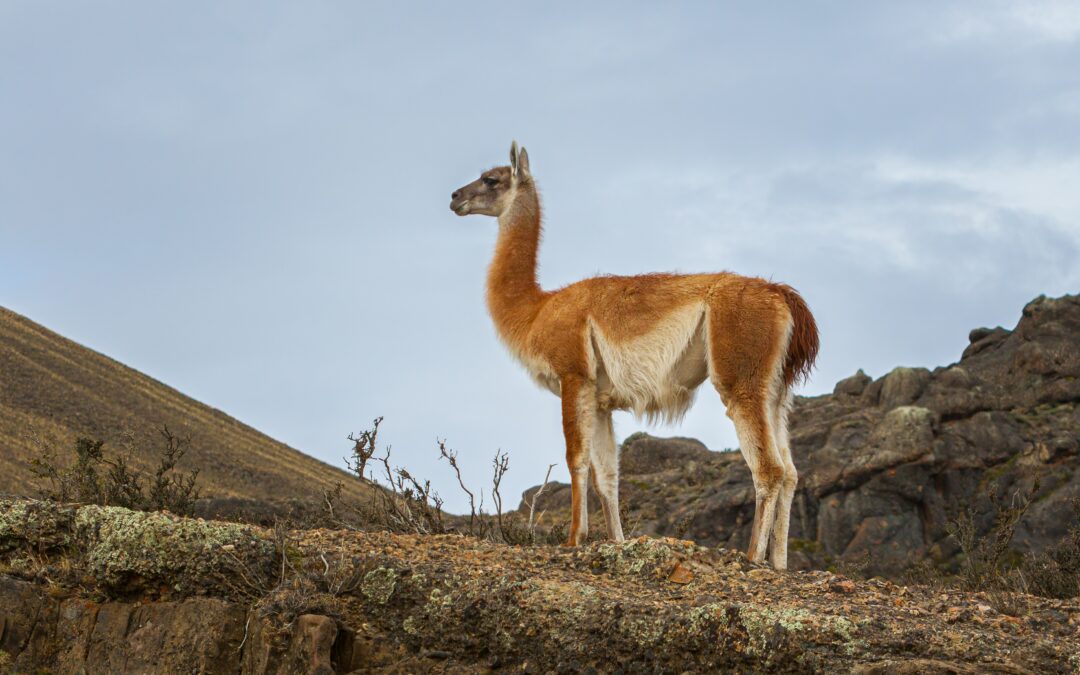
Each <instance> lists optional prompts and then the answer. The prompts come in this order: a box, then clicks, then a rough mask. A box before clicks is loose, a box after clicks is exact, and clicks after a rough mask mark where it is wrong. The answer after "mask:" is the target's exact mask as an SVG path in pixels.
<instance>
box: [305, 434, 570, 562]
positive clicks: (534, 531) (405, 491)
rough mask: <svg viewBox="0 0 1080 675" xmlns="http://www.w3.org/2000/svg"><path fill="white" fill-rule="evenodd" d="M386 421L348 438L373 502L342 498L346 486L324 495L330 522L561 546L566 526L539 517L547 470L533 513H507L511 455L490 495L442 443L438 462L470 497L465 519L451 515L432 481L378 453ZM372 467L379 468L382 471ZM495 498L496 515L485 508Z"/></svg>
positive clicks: (497, 461) (353, 467)
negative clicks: (468, 477)
mask: <svg viewBox="0 0 1080 675" xmlns="http://www.w3.org/2000/svg"><path fill="white" fill-rule="evenodd" d="M382 421H383V418H382V417H376V418H375V419H374V420H373V421H372V425H371V428H370V429H366V430H364V431H361V432H360V433H353V434H349V435H348V436H347V438H348V440H349V441H351V442H352V444H353V445H352V454H351V455H350V456H349V457H347V458H346V459H345V463H346V466H348V468H349V470H350V472H352V473H353V474H354V475H355V476H356V478H357V479H358V480H360V481H362V482H364V483H366V484H368V485H369V486H371V487H373V488H376V489H374V490H371V492H370V494H371V497H370V498H369V499H368V500H367V501H366V502H356V501H349V500H346V499H344V498H343V496H342V495H343V485H341V484H340V483H339V484H337V485H335V486H334V487H333V488H331V489H328V490H324V491H323V495H322V497H323V500H322V501H323V504H324V506H325V517H326V520H327V521H328V523H329V524H330V525H332V526H336V527H342V528H345V529H350V530H369V531H371V530H376V531H377V530H382V531H386V532H393V533H399V534H402V533H405V534H448V533H457V534H463V535H466V536H470V537H477V538H480V539H488V540H491V541H501V542H504V543H507V544H514V545H533V544H553V543H558V542H560V541H561V539H562V537H563V532H564V531H565V527H564V526H562V525H559V524H544V523H542V521H543V518H544V515H545V514H544V512H542V511H541V512H540V513H539V514H538V513H536V509H535V505H536V499H537V498H538V497H539V496H540V494H541V493H542V492H543V490H544V489H545V488H546V487H547V485H548V483H549V482H550V477H551V469H552V468H553V467H554V465H550V466H549V467H548V472H547V475H546V476H545V477H544V483H543V485H541V487H540V488H539V490H538V491H537V492H536V493H535V494H533V496H532V500H531V502H529V509H528V513H527V514H525V513H518V512H516V511H512V512H507V510H506V509H505V507H504V503H503V494H502V489H501V487H502V481H503V478H504V476H505V475H506V473H507V471H509V469H510V458H509V455H508V454H507V453H505V452H502V451H501V450H500V451H498V452H496V453H495V457H494V459H493V460H492V474H491V488H490V490H489V492H488V493H487V496H485V492H484V490H483V489H476V488H471V487H469V485H467V484H466V482H465V479H464V478H463V476H462V473H461V466H460V465H459V463H458V454H457V452H456V451H454V450H453V449H452V448H451V447H450V446H448V445H447V443H446V441H445V440H444V439H437V440H436V444H437V448H438V452H439V455H438V459H439V460H446V463H447V464H448V465H449V466H450V469H451V470H452V471H453V472H454V477H455V479H456V482H457V485H458V487H459V488H460V489H461V491H462V493H463V494H464V495H465V497H466V500H467V503H468V505H469V511H468V513H467V514H464V515H462V516H448V515H447V514H446V513H445V512H444V511H443V503H444V502H443V499H442V497H440V496H439V493H438V492H437V491H436V490H435V489H434V488H433V487H432V485H431V481H430V480H429V479H421V478H418V477H416V476H414V475H413V474H412V473H411V472H410V471H409V470H408V469H406V468H404V467H401V466H395V465H393V463H392V462H391V446H389V445H386V446H385V447H384V448H383V449H382V450H380V449H379V446H378V439H379V426H380V425H381V424H382ZM372 467H378V468H379V469H380V470H379V471H376V469H374V468H372ZM486 499H490V503H491V504H492V506H491V507H488V508H491V509H493V510H490V511H489V510H488V508H486V507H485V500H486Z"/></svg>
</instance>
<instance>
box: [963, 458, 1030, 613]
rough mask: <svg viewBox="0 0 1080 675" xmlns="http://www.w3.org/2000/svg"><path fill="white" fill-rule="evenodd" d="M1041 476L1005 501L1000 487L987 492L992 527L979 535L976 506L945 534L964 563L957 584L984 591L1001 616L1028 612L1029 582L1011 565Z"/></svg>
mask: <svg viewBox="0 0 1080 675" xmlns="http://www.w3.org/2000/svg"><path fill="white" fill-rule="evenodd" d="M1039 485H1040V482H1039V477H1038V476H1035V477H1034V478H1033V479H1032V483H1031V488H1030V489H1028V490H1024V489H1023V488H1017V489H1016V490H1014V491H1013V492H1012V493H1011V494H1010V495H1008V497H1006V498H1002V497H1001V495H1000V493H999V490H998V488H997V485H996V484H995V483H991V484H989V485H988V486H987V488H986V490H985V493H986V495H987V497H989V499H990V503H991V506H992V508H993V516H994V521H993V526H992V527H991V529H990V531H989V532H988V533H987V534H986V535H984V536H979V534H978V532H977V529H976V526H975V511H974V507H973V506H972V507H969V508H968V509H967V510H966V511H964V512H962V513H961V514H960V515H959V516H958V517H957V518H956V519H954V520H952V521H950V522H949V524H948V525H947V526H946V531H947V532H948V533H949V535H950V536H952V538H953V539H955V540H956V543H957V544H958V545H959V546H960V552H961V564H960V572H959V574H958V575H957V578H956V582H957V583H958V584H959V586H960V588H962V589H963V590H965V591H972V592H976V591H983V592H985V593H986V594H987V597H988V599H989V600H990V604H991V605H992V606H993V607H994V609H996V610H997V611H999V612H1001V613H1002V614H1008V615H1011V616H1018V615H1021V614H1023V613H1025V612H1026V611H1027V599H1026V597H1025V596H1026V595H1027V594H1028V593H1029V592H1030V588H1029V586H1028V580H1027V577H1026V576H1025V574H1024V573H1023V571H1022V570H1021V569H1019V568H1018V567H1017V566H1016V565H1015V564H1010V561H1009V559H1008V558H1009V556H1007V555H1006V554H1007V553H1008V552H1009V550H1010V548H1009V547H1010V544H1011V543H1012V540H1013V536H1014V535H1015V533H1016V526H1017V525H1018V524H1019V523H1020V520H1021V518H1023V517H1024V514H1025V513H1027V510H1028V508H1029V507H1030V506H1031V503H1032V501H1033V500H1034V499H1035V495H1036V494H1037V493H1038V491H1039Z"/></svg>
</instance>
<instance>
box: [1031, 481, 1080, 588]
mask: <svg viewBox="0 0 1080 675" xmlns="http://www.w3.org/2000/svg"><path fill="white" fill-rule="evenodd" d="M1071 507H1072V512H1073V517H1072V523H1073V526H1072V527H1071V528H1069V531H1068V532H1067V533H1066V534H1065V537H1064V538H1063V539H1062V540H1061V541H1059V542H1057V543H1056V544H1054V545H1053V546H1051V547H1049V548H1048V549H1046V550H1045V551H1043V552H1042V553H1039V554H1028V555H1027V556H1026V557H1025V558H1024V561H1023V563H1022V564H1021V566H1020V571H1021V573H1022V574H1023V575H1024V578H1025V579H1026V580H1027V584H1028V588H1029V589H1030V592H1031V593H1033V594H1035V595H1041V596H1043V597H1048V598H1074V597H1077V596H1080V498H1074V499H1073V500H1072V503H1071Z"/></svg>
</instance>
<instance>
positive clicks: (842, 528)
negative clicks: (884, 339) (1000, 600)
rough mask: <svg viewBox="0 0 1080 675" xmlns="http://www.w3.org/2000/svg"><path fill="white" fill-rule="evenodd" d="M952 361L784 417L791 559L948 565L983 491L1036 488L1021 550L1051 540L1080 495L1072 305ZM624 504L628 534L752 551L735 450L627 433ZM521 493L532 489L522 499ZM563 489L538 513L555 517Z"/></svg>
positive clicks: (1077, 323)
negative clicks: (792, 478) (789, 459)
mask: <svg viewBox="0 0 1080 675" xmlns="http://www.w3.org/2000/svg"><path fill="white" fill-rule="evenodd" d="M969 339H970V344H969V345H968V347H967V349H965V350H964V353H963V356H962V358H961V359H960V361H959V362H958V363H955V364H953V365H951V366H947V367H942V368H937V369H935V370H933V371H929V370H926V369H924V368H897V369H895V370H893V371H892V372H890V373H888V374H887V375H885V376H884V377H881V378H879V379H876V380H874V379H871V378H870V377H868V376H866V375H865V374H863V373H862V372H861V371H860V372H859V373H856V374H855V375H853V376H851V377H849V378H847V379H845V380H843V381H841V382H839V383H837V385H836V387H835V389H834V391H833V393H832V394H829V395H824V396H817V397H812V398H798V399H797V400H796V403H795V407H794V410H793V411H792V415H791V439H792V452H793V454H794V458H795V464H796V466H797V467H798V469H799V474H800V480H799V489H798V493H797V496H796V498H795V503H794V507H793V509H792V527H791V536H792V539H793V541H792V549H793V552H792V564H793V565H797V566H801V567H804V568H806V567H811V566H813V567H821V566H825V565H828V564H831V563H834V562H836V561H839V560H856V559H863V558H866V562H867V564H868V567H867V570H866V571H867V572H868V573H870V574H896V573H898V572H899V571H901V570H902V569H904V568H905V567H906V566H907V565H909V564H910V563H911V562H914V561H916V560H919V559H923V558H927V557H929V558H931V559H932V560H935V561H937V562H948V561H949V560H951V559H952V558H953V556H954V555H955V554H956V552H957V551H956V545H955V543H954V542H953V541H952V539H951V538H950V537H948V536H947V535H946V532H945V525H946V523H947V522H948V520H949V519H950V518H953V517H955V516H956V514H957V513H959V512H960V511H961V510H963V509H966V508H968V507H969V506H974V507H975V510H976V512H977V514H978V516H977V518H976V524H977V525H978V527H979V528H980V530H981V531H983V532H985V531H986V530H988V529H989V528H990V527H991V524H992V509H991V506H990V499H989V497H988V496H987V493H988V492H996V493H997V494H999V495H1005V496H1007V495H1009V494H1010V493H1011V492H1012V491H1013V490H1015V489H1016V488H1018V487H1027V486H1029V485H1030V484H1031V480H1032V478H1033V477H1034V476H1035V475H1036V474H1037V475H1039V476H1040V477H1041V487H1040V489H1039V492H1038V493H1037V495H1036V497H1035V502H1034V504H1033V505H1032V506H1031V508H1030V510H1029V511H1028V513H1027V515H1026V516H1025V517H1024V519H1023V520H1022V521H1021V523H1020V525H1019V527H1018V528H1017V535H1016V539H1015V540H1014V544H1015V545H1016V546H1017V548H1019V549H1020V550H1027V549H1030V550H1040V549H1042V548H1044V547H1045V546H1046V545H1047V544H1049V543H1051V542H1053V541H1056V540H1059V539H1060V538H1061V537H1062V536H1063V535H1064V534H1065V531H1066V530H1067V529H1068V527H1069V525H1070V523H1071V521H1072V519H1073V516H1072V510H1071V500H1072V499H1073V498H1077V497H1080V473H1078V471H1077V469H1078V467H1080V296H1065V297H1062V298H1057V299H1048V298H1042V297H1040V298H1037V299H1036V300H1034V301H1032V302H1031V303H1029V304H1028V305H1027V306H1026V307H1025V308H1024V310H1023V315H1022V317H1021V319H1020V322H1019V323H1018V324H1017V326H1016V327H1015V328H1014V329H1013V330H1011V331H1010V330H1006V329H1003V328H995V329H986V328H980V329H976V330H973V331H972V332H971V334H970V338H969ZM622 476H623V479H622V486H621V490H622V500H623V503H624V504H626V505H627V507H628V508H629V519H628V520H629V521H630V522H631V523H634V522H636V523H637V526H638V531H640V532H645V533H650V534H668V535H675V534H677V535H679V536H685V537H688V538H691V539H694V540H696V541H698V542H700V543H703V544H707V545H722V546H727V547H737V548H743V547H745V546H746V545H747V543H748V542H749V537H750V524H751V522H752V518H753V510H754V498H753V490H752V485H751V480H750V473H749V471H748V470H747V468H746V466H745V464H744V462H743V461H742V458H741V456H739V454H738V453H714V452H709V451H708V450H707V449H706V448H705V447H704V446H703V445H702V444H701V443H698V442H697V441H693V440H690V439H657V438H652V437H648V436H643V435H635V436H634V437H631V439H628V442H627V443H625V444H624V449H623V455H622ZM526 494H527V496H528V495H529V493H526ZM568 501H569V494H568V488H567V487H566V486H562V485H560V486H554V488H553V486H549V487H548V489H547V490H545V492H544V494H543V495H542V496H541V498H540V501H539V502H538V505H537V508H538V509H548V510H550V511H554V512H558V511H559V510H561V509H562V508H564V504H565V503H568Z"/></svg>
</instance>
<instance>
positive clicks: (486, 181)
mask: <svg viewBox="0 0 1080 675" xmlns="http://www.w3.org/2000/svg"><path fill="white" fill-rule="evenodd" d="M498 184H499V179H498V178H492V177H491V176H488V177H487V178H485V179H484V185H486V186H488V187H495V186H496V185H498Z"/></svg>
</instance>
